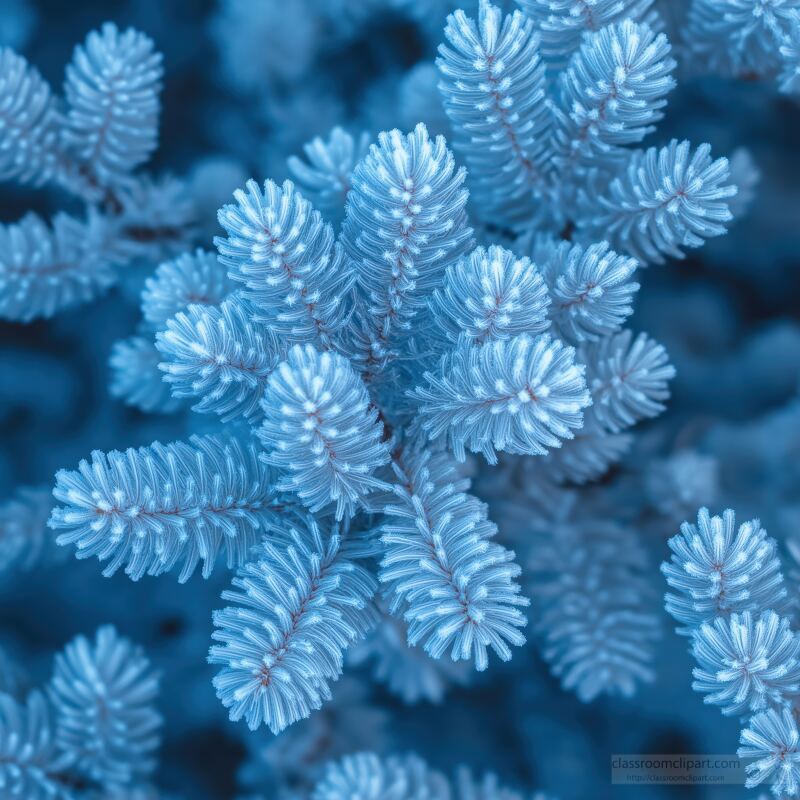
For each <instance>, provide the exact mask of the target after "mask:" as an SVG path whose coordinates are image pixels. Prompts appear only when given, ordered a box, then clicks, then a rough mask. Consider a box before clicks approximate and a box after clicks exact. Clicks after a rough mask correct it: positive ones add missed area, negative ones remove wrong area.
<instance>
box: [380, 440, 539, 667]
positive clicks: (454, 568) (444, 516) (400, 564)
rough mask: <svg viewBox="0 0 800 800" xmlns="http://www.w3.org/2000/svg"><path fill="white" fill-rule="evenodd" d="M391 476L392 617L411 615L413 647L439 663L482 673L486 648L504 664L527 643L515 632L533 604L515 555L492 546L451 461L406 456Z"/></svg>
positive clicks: (490, 527) (386, 540)
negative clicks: (447, 660) (468, 665)
mask: <svg viewBox="0 0 800 800" xmlns="http://www.w3.org/2000/svg"><path fill="white" fill-rule="evenodd" d="M394 468H395V472H396V474H397V478H398V483H397V484H396V485H395V493H396V494H397V497H398V499H397V500H395V501H394V502H392V501H390V502H389V503H388V504H387V505H386V507H385V509H384V513H385V514H386V516H387V518H388V519H387V522H386V524H385V525H384V526H383V528H382V536H381V539H382V541H383V544H384V547H385V554H384V557H383V560H382V561H381V572H380V580H381V582H382V583H385V584H387V589H388V593H389V596H390V597H391V602H392V607H393V609H394V610H398V609H400V608H404V609H406V610H405V613H404V617H405V619H406V621H407V622H408V623H409V629H408V643H409V644H410V645H415V644H421V645H423V646H424V648H425V649H426V650H427V651H428V653H430V654H431V655H432V656H433V657H434V658H439V657H440V656H442V655H443V654H445V653H447V652H448V651H449V653H450V655H451V657H452V659H453V660H454V661H457V660H460V659H470V660H471V659H474V661H475V666H476V668H477V669H479V670H483V669H486V667H487V664H488V653H487V649H488V648H491V649H493V650H494V651H495V652H496V653H497V655H499V656H500V658H502V659H503V660H504V661H507V660H508V659H510V658H511V650H510V648H509V644H512V645H516V646H519V645H522V644H524V642H525V637H524V636H523V635H522V634H521V633H520V631H519V630H517V628H521V627H523V626H524V625H525V617H524V616H523V614H522V613H521V612H520V610H519V607H520V606H526V605H527V604H528V600H527V599H526V598H524V597H521V596H520V594H519V585H518V584H517V583H516V581H515V580H514V579H515V578H516V577H517V576H518V575H519V567H518V566H517V565H516V564H515V563H514V553H513V552H512V551H509V550H506V549H505V548H504V547H502V545H499V544H497V543H494V542H491V541H490V540H491V539H492V537H494V535H495V534H496V532H497V529H496V527H495V525H494V524H493V523H492V522H491V521H490V520H489V519H487V516H486V507H485V506H484V505H483V504H482V503H481V502H480V501H478V500H477V499H476V498H475V497H473V496H472V495H469V494H467V493H466V492H465V491H464V490H465V489H468V488H469V481H466V480H463V479H459V478H458V473H457V469H456V467H455V465H454V464H453V463H452V461H451V459H450V457H449V456H448V455H447V454H445V453H438V454H436V455H433V456H431V455H430V453H428V452H425V451H422V452H409V451H408V450H406V451H404V452H403V453H402V455H400V456H398V457H396V458H395V467H394Z"/></svg>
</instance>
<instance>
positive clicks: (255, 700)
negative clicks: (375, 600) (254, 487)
mask: <svg viewBox="0 0 800 800" xmlns="http://www.w3.org/2000/svg"><path fill="white" fill-rule="evenodd" d="M326 539H327V541H323V534H322V532H321V531H320V528H319V526H318V525H317V523H316V522H315V521H314V520H313V519H311V520H305V519H300V520H299V521H298V523H297V525H296V526H295V525H293V524H291V523H289V524H288V525H287V526H286V530H285V531H281V532H280V533H276V536H275V537H274V538H273V539H272V540H270V541H269V542H265V543H264V544H263V545H262V547H261V548H260V549H259V550H257V551H255V552H254V553H253V554H252V560H251V561H250V562H249V563H248V564H246V565H245V566H244V567H243V568H242V569H241V570H240V571H239V573H238V574H237V576H236V577H235V578H234V579H233V585H234V587H235V589H231V590H226V591H224V592H223V593H222V599H223V600H226V601H227V602H229V603H230V604H231V605H229V606H228V607H227V608H225V609H223V610H222V611H217V612H215V613H214V625H215V626H216V628H217V630H216V631H215V633H214V636H213V638H214V639H215V640H216V641H218V642H221V643H222V644H218V645H214V646H213V647H212V648H211V651H210V656H209V660H210V661H211V663H212V664H221V665H223V666H222V669H221V670H220V671H219V673H218V674H217V676H216V677H215V678H214V686H215V688H216V690H217V694H218V696H219V698H220V699H221V700H222V702H223V703H224V704H225V706H227V707H228V708H230V709H231V719H233V720H238V719H242V718H244V719H245V720H246V721H247V724H248V725H249V727H250V728H251V729H252V730H255V729H256V728H258V726H259V725H261V724H262V723H264V724H266V725H267V726H268V727H269V728H270V730H271V731H272V732H273V733H278V732H279V731H282V730H283V729H284V728H285V727H286V726H287V725H290V724H291V723H293V722H296V721H297V720H299V719H302V718H303V717H307V716H308V715H309V713H310V712H311V711H312V710H314V709H318V708H319V707H320V706H321V704H322V702H323V701H324V700H328V699H330V696H331V693H330V688H329V686H328V682H329V681H335V680H336V679H337V678H338V677H339V675H341V672H342V660H343V651H344V650H345V648H346V647H348V646H349V645H350V644H352V643H353V642H354V641H356V640H357V639H360V638H361V637H363V636H364V634H365V633H366V632H367V631H368V630H369V629H370V628H371V627H372V625H373V624H374V622H375V618H376V614H375V609H374V607H373V606H372V604H371V600H372V596H373V595H374V593H375V589H376V586H377V583H376V581H375V578H374V577H373V576H372V575H371V574H370V573H369V572H368V571H367V570H365V569H364V568H363V567H362V566H360V565H359V564H358V563H357V562H356V561H355V560H354V559H353V557H352V556H350V555H349V554H348V544H349V543H348V541H347V539H346V538H345V541H344V542H342V539H341V536H340V534H339V533H338V531H337V530H336V529H335V528H334V530H333V531H332V532H329V533H327V536H326ZM354 555H357V551H354Z"/></svg>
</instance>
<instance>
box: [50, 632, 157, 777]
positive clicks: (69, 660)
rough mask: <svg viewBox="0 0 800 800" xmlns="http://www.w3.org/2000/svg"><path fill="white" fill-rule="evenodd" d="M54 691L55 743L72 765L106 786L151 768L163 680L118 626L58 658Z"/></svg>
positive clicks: (71, 647) (74, 644) (81, 641)
mask: <svg viewBox="0 0 800 800" xmlns="http://www.w3.org/2000/svg"><path fill="white" fill-rule="evenodd" d="M49 695H50V699H51V701H52V704H53V707H54V708H55V711H56V731H55V742H56V746H57V747H58V748H59V750H61V751H63V752H64V753H65V754H66V755H67V757H68V758H69V759H70V762H71V767H72V768H73V769H75V770H76V771H78V772H80V773H83V774H85V775H87V776H88V778H89V779H90V780H92V781H96V782H97V783H99V784H101V785H103V786H110V787H113V786H118V785H119V786H124V785H126V784H128V783H131V782H132V780H133V779H134V778H135V777H136V778H138V777H141V776H144V775H147V774H148V773H150V772H152V771H153V769H154V768H155V763H156V762H155V759H154V758H153V756H154V753H155V750H156V749H157V748H158V745H159V736H158V729H159V727H160V725H161V716H160V715H159V714H158V712H157V711H156V710H155V707H154V701H155V698H156V696H157V695H158V680H157V678H156V676H155V674H154V673H153V671H152V669H151V667H150V663H149V662H148V660H147V658H146V657H145V655H144V653H143V652H142V650H141V649H140V648H136V647H133V646H131V643H130V642H128V641H127V640H125V639H122V638H120V637H119V636H118V634H117V632H116V631H115V630H114V628H113V626H111V625H107V626H105V627H103V628H100V630H98V631H97V635H96V638H95V641H94V644H92V643H91V642H90V641H89V640H88V639H86V638H85V637H83V636H78V637H77V638H76V639H75V640H74V641H72V642H70V644H68V645H67V646H66V647H65V648H64V651H63V653H60V654H58V655H57V656H56V658H55V665H54V670H53V677H52V678H51V680H50V686H49Z"/></svg>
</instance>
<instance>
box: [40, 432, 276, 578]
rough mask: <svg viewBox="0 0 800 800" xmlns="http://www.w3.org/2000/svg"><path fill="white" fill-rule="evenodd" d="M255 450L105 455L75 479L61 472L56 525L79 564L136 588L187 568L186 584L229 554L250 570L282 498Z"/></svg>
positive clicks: (200, 447) (204, 444)
mask: <svg viewBox="0 0 800 800" xmlns="http://www.w3.org/2000/svg"><path fill="white" fill-rule="evenodd" d="M268 475H269V472H268V469H267V467H266V466H265V465H264V464H263V462H261V461H259V459H258V454H257V452H256V450H255V448H254V446H253V445H250V444H240V443H239V442H237V441H236V440H235V439H226V438H222V437H215V436H205V437H193V438H192V439H191V440H190V442H189V444H185V443H183V442H176V443H174V444H168V445H166V446H165V445H162V444H159V443H158V442H154V443H153V444H152V446H150V447H142V448H139V449H138V450H134V449H133V448H131V449H129V450H127V451H125V452H124V453H122V452H120V451H118V450H113V451H112V452H110V453H108V454H107V455H106V454H104V453H101V452H98V451H95V452H94V453H93V454H92V460H91V462H89V461H85V460H84V461H81V463H80V465H79V466H78V469H77V470H75V471H68V470H61V471H60V472H59V473H58V475H57V478H56V488H55V489H54V490H53V494H54V495H55V497H56V500H58V501H59V502H61V503H63V504H64V505H61V506H58V507H56V508H55V509H54V510H53V513H52V516H51V518H50V526H51V527H52V528H54V529H55V530H57V531H62V533H59V535H58V542H59V544H63V545H66V544H75V545H76V548H77V555H78V557H79V558H89V557H90V556H97V558H99V559H100V560H101V561H109V564H108V565H107V566H106V567H105V569H104V574H106V575H112V574H113V573H114V572H116V571H117V570H118V569H119V568H120V567H123V566H124V568H125V572H126V573H127V574H128V575H130V577H131V578H133V579H134V580H138V579H139V578H140V577H142V575H144V574H145V573H147V574H148V575H160V574H161V573H162V572H168V571H170V570H172V569H173V568H174V567H176V566H177V565H178V564H180V565H181V572H180V577H179V580H181V581H185V580H186V579H187V578H188V577H189V576H190V575H191V574H192V573H193V572H194V570H195V568H196V567H197V564H198V562H200V561H202V562H203V574H204V576H206V577H207V576H208V575H209V574H210V573H211V571H212V570H213V569H214V564H215V562H216V559H217V556H218V554H219V552H220V550H224V551H225V553H226V558H227V562H228V565H229V566H233V565H235V564H241V563H242V562H243V561H244V560H245V559H246V557H247V554H248V552H249V550H250V548H251V547H252V546H253V545H254V544H256V543H257V541H258V532H259V531H260V530H261V529H263V528H264V527H266V526H267V525H269V524H270V521H271V520H272V518H273V515H274V511H273V510H272V505H273V503H274V502H275V498H276V495H275V490H274V488H273V485H272V484H271V482H270V481H269V478H268Z"/></svg>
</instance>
